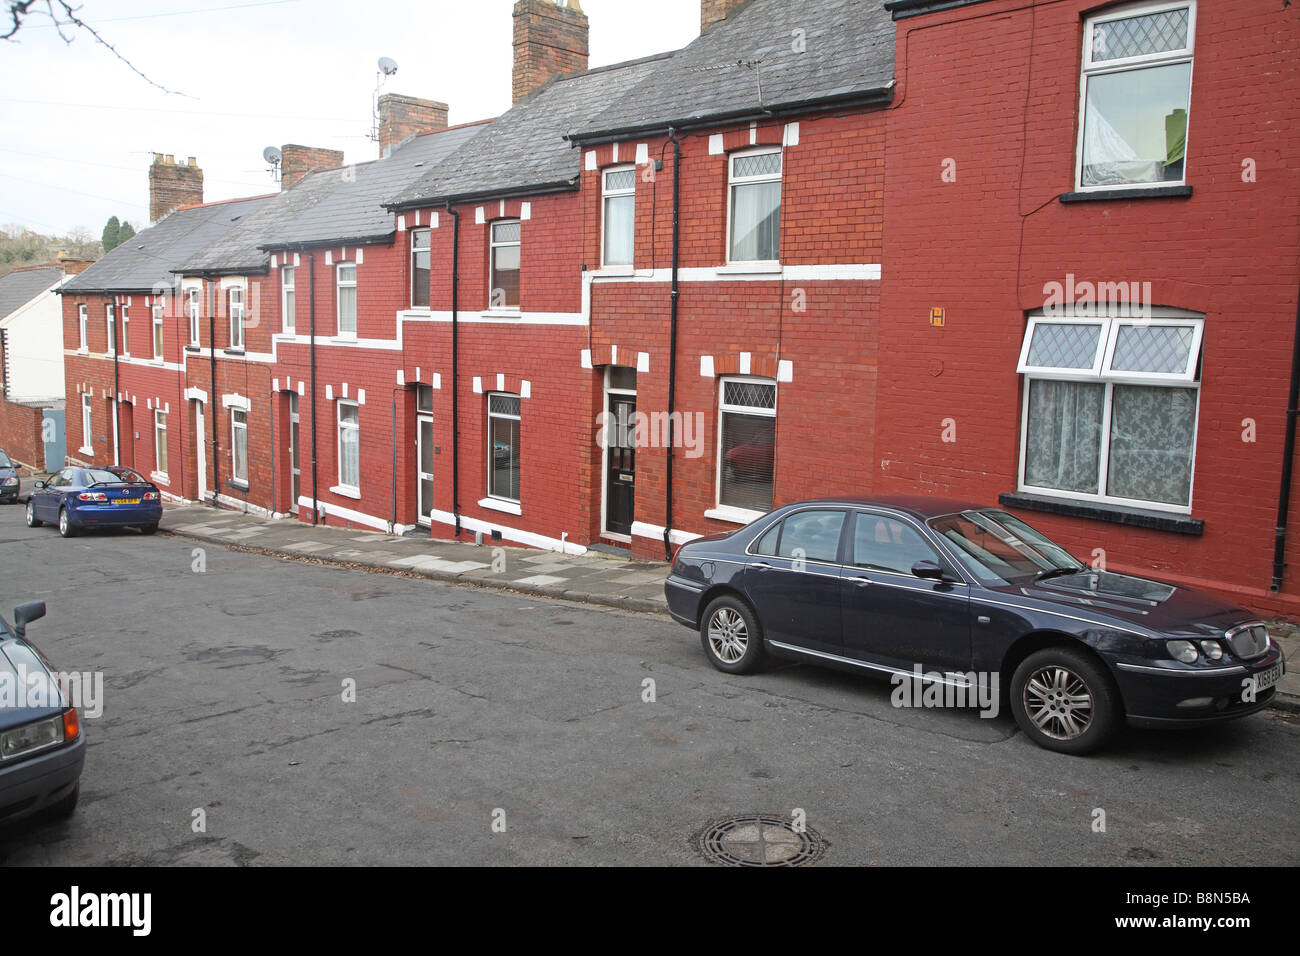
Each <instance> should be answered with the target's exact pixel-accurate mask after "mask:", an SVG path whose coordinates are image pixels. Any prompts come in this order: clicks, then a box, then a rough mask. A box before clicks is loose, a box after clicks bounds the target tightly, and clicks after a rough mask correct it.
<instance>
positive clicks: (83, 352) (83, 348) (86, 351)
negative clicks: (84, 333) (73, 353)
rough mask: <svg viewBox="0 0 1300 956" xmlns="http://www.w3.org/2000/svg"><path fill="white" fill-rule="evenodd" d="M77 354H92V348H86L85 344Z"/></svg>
mask: <svg viewBox="0 0 1300 956" xmlns="http://www.w3.org/2000/svg"><path fill="white" fill-rule="evenodd" d="M77 354H78V355H89V354H90V349H88V348H86V346H84V345H83V346H81V347H80V348H78V349H77Z"/></svg>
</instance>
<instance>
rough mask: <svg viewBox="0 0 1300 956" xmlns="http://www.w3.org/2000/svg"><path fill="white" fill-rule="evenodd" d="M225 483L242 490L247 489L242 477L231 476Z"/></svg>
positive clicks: (246, 483)
mask: <svg viewBox="0 0 1300 956" xmlns="http://www.w3.org/2000/svg"><path fill="white" fill-rule="evenodd" d="M227 484H230V485H232V486H234V487H235V488H239V489H241V490H243V491H247V490H248V482H246V481H244V479H242V478H231V479H230V481H229V482H227Z"/></svg>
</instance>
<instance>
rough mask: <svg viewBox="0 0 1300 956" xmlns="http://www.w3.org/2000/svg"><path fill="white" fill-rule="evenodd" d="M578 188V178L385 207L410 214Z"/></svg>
mask: <svg viewBox="0 0 1300 956" xmlns="http://www.w3.org/2000/svg"><path fill="white" fill-rule="evenodd" d="M577 188H578V177H577V176H570V177H569V178H568V179H562V180H557V181H556V182H550V183H542V184H540V185H537V186H515V187H512V188H510V189H487V190H482V191H480V192H476V193H453V194H451V195H447V196H424V197H422V198H420V199H406V200H403V201H401V202H397V203H389V204H386V205H385V206H384V208H385V209H387V210H388V211H389V212H408V211H410V210H412V209H424V208H425V207H427V206H443V207H446V206H448V205H450V204H451V203H472V202H488V201H489V200H492V199H518V198H520V197H522V196H546V195H550V194H551V193H568V192H573V191H574V190H576V189H577Z"/></svg>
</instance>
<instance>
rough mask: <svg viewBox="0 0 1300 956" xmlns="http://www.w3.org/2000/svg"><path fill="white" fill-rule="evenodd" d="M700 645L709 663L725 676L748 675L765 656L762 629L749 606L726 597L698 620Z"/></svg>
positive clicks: (718, 600) (729, 596)
mask: <svg viewBox="0 0 1300 956" xmlns="http://www.w3.org/2000/svg"><path fill="white" fill-rule="evenodd" d="M700 642H701V643H702V644H703V645H704V653H705V655H706V656H707V657H708V658H709V663H710V664H712V665H713V666H714V667H716V668H717V669H718V670H720V671H724V672H726V673H728V674H748V673H751V672H753V671H754V670H756V669H757V668H758V667H759V665H760V664H762V662H763V658H764V657H765V656H766V654H765V652H764V650H763V628H762V626H761V625H760V624H759V623H758V617H757V616H756V615H755V614H754V612H753V610H751V609H750V607H749V605H748V604H746V603H745V602H744V601H742V600H741V599H740V598H738V597H736V596H734V595H730V594H726V595H723V596H722V597H720V598H717V599H716V600H714V601H711V602H709V606H708V607H706V608H705V609H704V614H703V615H701V617H700Z"/></svg>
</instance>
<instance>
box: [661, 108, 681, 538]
mask: <svg viewBox="0 0 1300 956" xmlns="http://www.w3.org/2000/svg"><path fill="white" fill-rule="evenodd" d="M668 140H669V142H671V143H672V144H673V265H672V269H673V280H672V316H671V319H670V320H669V333H668V409H667V410H668V460H667V462H666V463H665V465H666V472H665V475H664V478H665V484H664V494H665V502H664V560H666V561H671V560H672V557H673V546H672V533H673V448H674V446H675V445H676V440H675V436H674V434H673V432H674V428H673V408H674V406H675V405H676V404H677V299H678V296H679V293H680V291H681V290H680V288H679V284H678V280H679V269H678V266H679V262H680V252H681V181H682V175H681V170H682V141H681V140H680V139H678V138H677V131H676V130H675V129H670V130H669V131H668Z"/></svg>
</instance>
